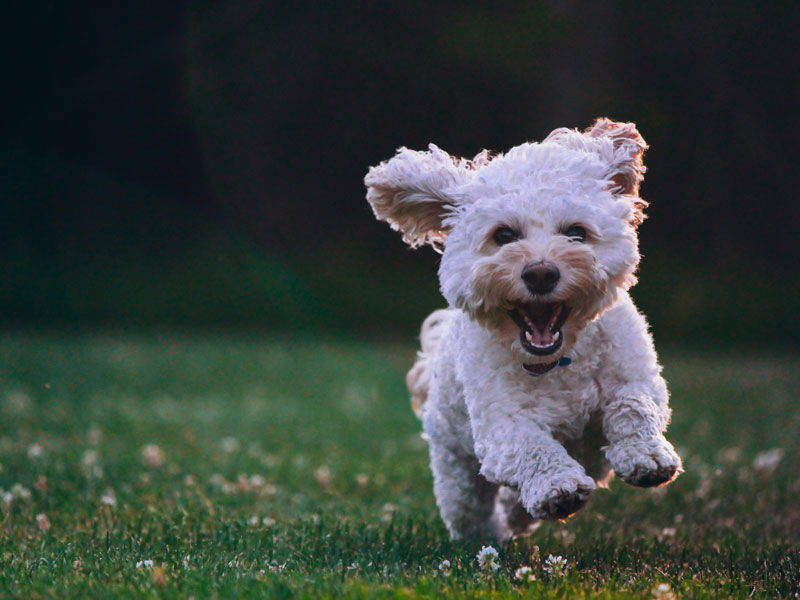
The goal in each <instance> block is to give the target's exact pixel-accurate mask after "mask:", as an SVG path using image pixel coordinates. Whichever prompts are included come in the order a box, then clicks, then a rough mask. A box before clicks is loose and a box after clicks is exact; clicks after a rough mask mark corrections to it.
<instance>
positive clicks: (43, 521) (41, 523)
mask: <svg viewBox="0 0 800 600" xmlns="http://www.w3.org/2000/svg"><path fill="white" fill-rule="evenodd" d="M36 525H38V527H39V529H41V530H42V531H47V530H48V529H50V519H48V518H47V515H46V514H44V513H39V514H38V515H36Z"/></svg>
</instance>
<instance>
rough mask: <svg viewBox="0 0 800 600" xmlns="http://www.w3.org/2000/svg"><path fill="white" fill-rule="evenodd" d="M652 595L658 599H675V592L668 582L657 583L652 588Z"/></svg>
mask: <svg viewBox="0 0 800 600" xmlns="http://www.w3.org/2000/svg"><path fill="white" fill-rule="evenodd" d="M652 591H653V596H655V597H656V598H658V600H675V594H674V593H673V592H672V590H671V589H670V587H669V584H668V583H659V584H658V585H657V586H656V587H654V588H653V590H652Z"/></svg>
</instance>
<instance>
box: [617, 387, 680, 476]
mask: <svg viewBox="0 0 800 600" xmlns="http://www.w3.org/2000/svg"><path fill="white" fill-rule="evenodd" d="M619 393H620V395H621V397H618V398H616V399H614V400H612V401H611V402H609V403H607V404H606V406H605V409H604V415H603V431H604V433H605V436H606V438H607V439H608V442H609V444H608V446H606V447H605V454H606V457H607V458H608V461H609V462H610V463H611V467H612V468H613V469H614V472H615V473H616V474H617V476H619V477H620V478H622V479H623V480H624V481H625V482H627V483H630V484H631V485H637V486H640V487H652V486H656V485H661V484H662V483H667V482H668V481H671V480H672V479H674V478H675V476H676V475H677V474H678V473H680V471H681V459H680V457H679V456H678V454H677V453H676V452H675V448H673V447H672V444H670V443H669V442H668V441H667V440H666V438H665V437H664V434H663V432H664V431H665V430H666V427H667V422H668V419H669V410H668V409H667V408H666V401H664V402H658V401H657V400H655V399H654V398H651V397H650V396H648V395H646V394H641V393H639V394H630V395H628V394H626V393H625V392H624V391H621V392H619Z"/></svg>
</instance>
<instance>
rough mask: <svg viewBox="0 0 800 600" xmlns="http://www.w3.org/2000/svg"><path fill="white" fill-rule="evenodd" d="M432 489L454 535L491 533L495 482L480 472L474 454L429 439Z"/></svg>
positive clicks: (490, 534)
mask: <svg viewBox="0 0 800 600" xmlns="http://www.w3.org/2000/svg"><path fill="white" fill-rule="evenodd" d="M430 454H431V469H432V470H433V491H434V494H435V495H436V504H437V505H438V506H439V510H440V511H441V515H442V519H443V520H444V522H445V525H447V529H448V531H449V532H450V536H451V537H452V538H453V539H460V538H464V537H473V536H481V537H485V536H487V535H488V536H493V537H496V533H495V532H494V531H493V527H492V522H491V519H492V512H493V510H494V503H495V496H496V495H497V489H498V487H499V486H498V485H497V484H494V483H491V482H489V481H487V480H486V479H485V478H484V477H483V475H481V474H480V473H479V470H480V464H479V463H478V460H477V459H476V458H474V457H469V456H465V455H463V454H461V453H457V452H453V451H450V450H449V449H447V448H445V447H443V446H441V445H438V444H436V443H434V442H433V441H432V443H431V446H430Z"/></svg>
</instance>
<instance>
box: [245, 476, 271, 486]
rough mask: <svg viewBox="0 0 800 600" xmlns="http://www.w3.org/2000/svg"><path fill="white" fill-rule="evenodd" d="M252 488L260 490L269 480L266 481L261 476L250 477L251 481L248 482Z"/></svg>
mask: <svg viewBox="0 0 800 600" xmlns="http://www.w3.org/2000/svg"><path fill="white" fill-rule="evenodd" d="M248 481H249V483H250V486H251V487H255V488H259V487H261V486H263V485H264V484H265V483H267V480H266V479H264V478H263V477H262V476H261V475H250V479H249V480H248Z"/></svg>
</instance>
